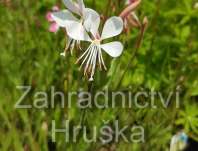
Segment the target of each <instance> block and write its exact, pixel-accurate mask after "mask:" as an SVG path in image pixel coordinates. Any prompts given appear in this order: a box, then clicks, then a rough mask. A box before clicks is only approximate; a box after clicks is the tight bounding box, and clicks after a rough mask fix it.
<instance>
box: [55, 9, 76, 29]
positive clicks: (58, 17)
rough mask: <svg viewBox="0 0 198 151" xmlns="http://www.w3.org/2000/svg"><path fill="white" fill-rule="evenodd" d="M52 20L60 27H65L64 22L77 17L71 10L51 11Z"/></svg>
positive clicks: (74, 19)
mask: <svg viewBox="0 0 198 151" xmlns="http://www.w3.org/2000/svg"><path fill="white" fill-rule="evenodd" d="M51 16H52V18H53V20H54V21H55V22H56V23H57V24H58V25H59V26H61V27H65V26H66V24H67V23H68V22H70V21H77V20H78V19H77V18H75V17H74V16H73V15H72V13H71V12H69V11H67V10H63V11H60V12H54V13H52V15H51Z"/></svg>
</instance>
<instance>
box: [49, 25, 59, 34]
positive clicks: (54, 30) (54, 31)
mask: <svg viewBox="0 0 198 151" xmlns="http://www.w3.org/2000/svg"><path fill="white" fill-rule="evenodd" d="M58 30H59V26H58V24H57V23H55V22H53V23H51V25H50V27H49V31H50V32H52V33H56V32H57V31H58Z"/></svg>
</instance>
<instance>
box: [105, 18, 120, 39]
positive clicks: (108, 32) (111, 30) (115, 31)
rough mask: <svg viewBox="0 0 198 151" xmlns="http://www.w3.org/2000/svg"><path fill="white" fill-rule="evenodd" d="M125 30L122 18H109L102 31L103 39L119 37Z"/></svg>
mask: <svg viewBox="0 0 198 151" xmlns="http://www.w3.org/2000/svg"><path fill="white" fill-rule="evenodd" d="M122 30H123V20H122V19H121V17H116V16H114V17H111V18H109V19H108V20H107V21H106V23H105V25H104V28H103V31H102V36H101V38H102V39H107V38H111V37H114V36H117V35H119V34H120V33H121V32H122Z"/></svg>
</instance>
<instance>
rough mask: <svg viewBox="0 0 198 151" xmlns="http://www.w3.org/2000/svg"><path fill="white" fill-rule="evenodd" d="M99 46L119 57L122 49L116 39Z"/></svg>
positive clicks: (111, 54)
mask: <svg viewBox="0 0 198 151" xmlns="http://www.w3.org/2000/svg"><path fill="white" fill-rule="evenodd" d="M101 48H102V49H104V51H105V52H106V53H108V54H109V55H110V56H112V57H119V56H120V55H121V53H122V51H123V45H122V43H121V42H118V41H115V42H110V43H107V44H103V45H101Z"/></svg>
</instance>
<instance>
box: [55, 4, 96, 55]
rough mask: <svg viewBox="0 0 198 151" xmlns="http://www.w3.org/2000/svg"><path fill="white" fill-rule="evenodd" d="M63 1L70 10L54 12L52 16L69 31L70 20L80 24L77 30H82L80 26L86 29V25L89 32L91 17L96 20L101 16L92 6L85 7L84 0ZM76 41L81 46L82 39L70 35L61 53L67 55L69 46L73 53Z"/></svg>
mask: <svg viewBox="0 0 198 151" xmlns="http://www.w3.org/2000/svg"><path fill="white" fill-rule="evenodd" d="M63 2H64V4H65V6H66V7H67V9H68V10H63V11H60V12H55V13H53V14H52V18H53V19H54V20H55V21H56V23H57V24H58V25H59V26H60V27H64V28H66V31H68V30H67V27H68V25H70V22H78V23H79V26H78V27H76V28H78V29H77V31H81V30H80V29H79V28H83V29H84V27H85V29H86V30H87V31H88V32H89V29H90V26H91V24H90V23H91V22H90V19H91V20H95V19H97V18H100V16H99V15H98V13H97V12H96V11H94V10H93V9H90V8H85V5H84V2H83V0H78V3H76V2H72V1H71V0H63ZM72 13H74V14H76V15H78V16H79V18H77V17H75V16H74V15H73V14H72ZM79 34H80V33H79ZM68 36H69V34H68ZM76 43H77V45H78V46H80V40H75V39H73V38H71V37H70V36H69V37H68V42H67V46H66V49H65V51H64V52H63V53H61V55H65V52H66V50H67V49H68V48H71V53H72V52H73V48H74V46H75V44H76Z"/></svg>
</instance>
